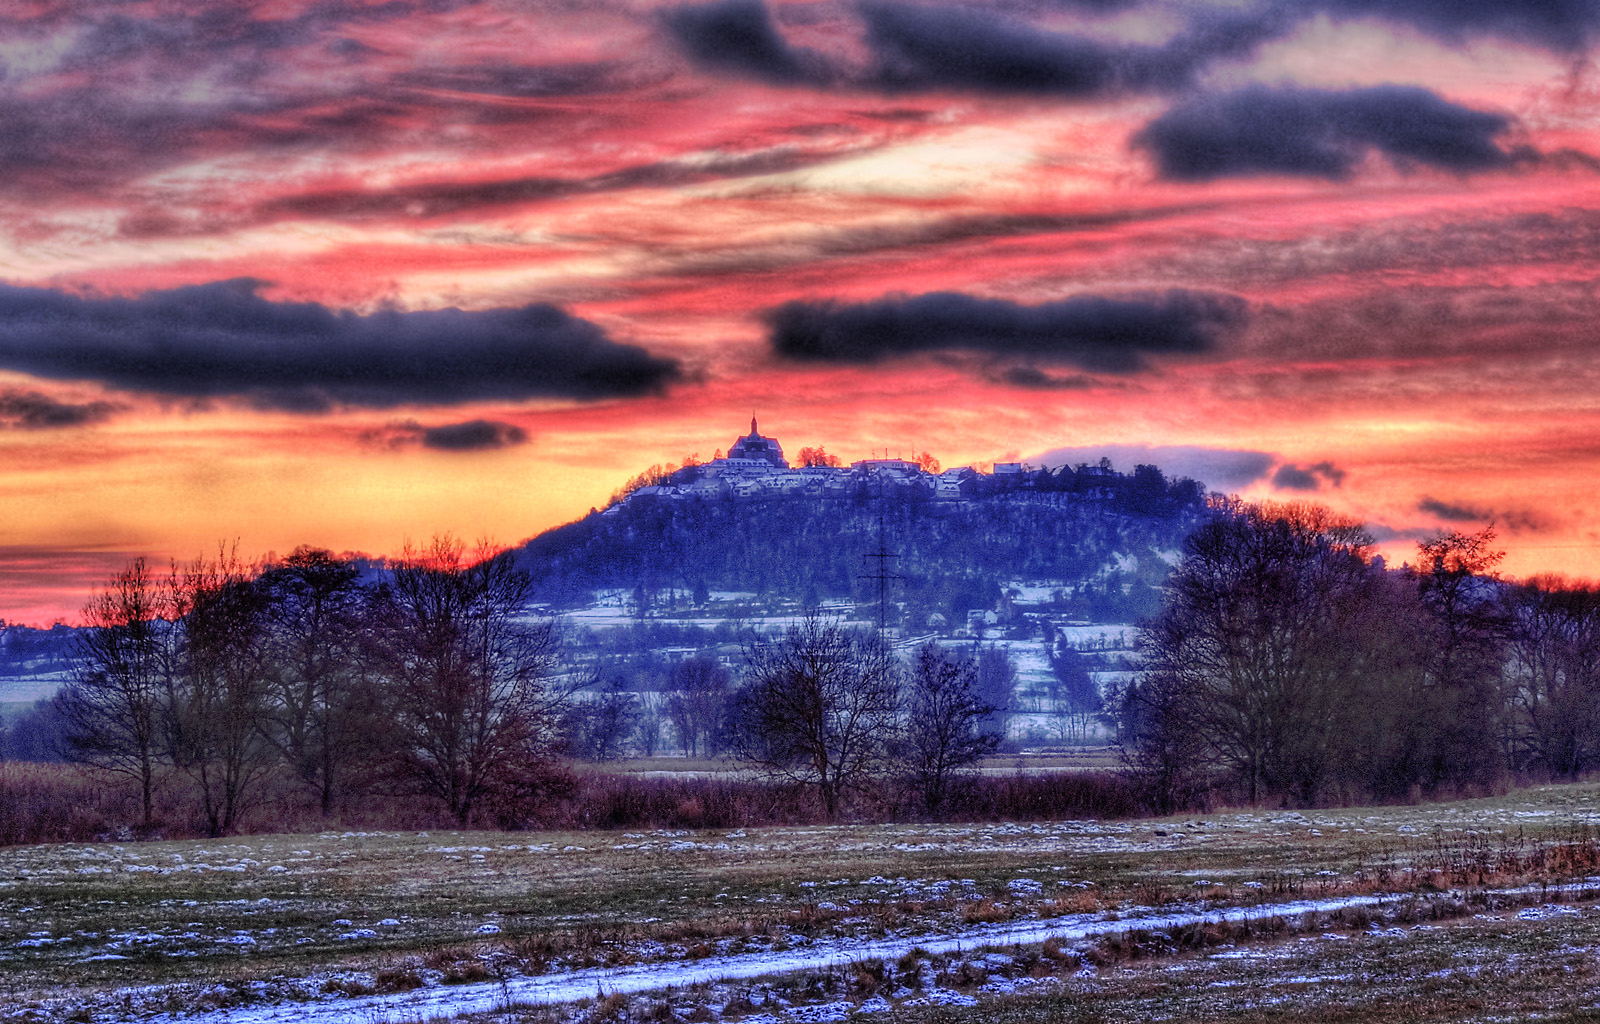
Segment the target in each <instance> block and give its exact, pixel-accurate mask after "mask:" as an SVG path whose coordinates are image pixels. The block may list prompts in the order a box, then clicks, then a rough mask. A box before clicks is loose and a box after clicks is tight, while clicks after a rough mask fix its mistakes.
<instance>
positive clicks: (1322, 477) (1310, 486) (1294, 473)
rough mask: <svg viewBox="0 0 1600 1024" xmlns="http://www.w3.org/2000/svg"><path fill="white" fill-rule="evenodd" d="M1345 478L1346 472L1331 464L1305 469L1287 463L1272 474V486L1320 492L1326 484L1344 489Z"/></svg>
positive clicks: (1320, 464)
mask: <svg viewBox="0 0 1600 1024" xmlns="http://www.w3.org/2000/svg"><path fill="white" fill-rule="evenodd" d="M1344 478H1345V471H1344V470H1342V469H1340V468H1339V467H1338V466H1335V465H1334V464H1333V463H1331V462H1318V463H1316V464H1314V465H1310V466H1304V467H1301V466H1297V465H1295V464H1294V463H1292V462H1285V463H1284V464H1283V465H1281V466H1279V467H1278V471H1277V472H1276V473H1274V474H1272V486H1274V487H1277V488H1279V489H1280V490H1286V491H1320V490H1321V489H1322V485H1323V484H1324V483H1328V484H1332V485H1333V486H1334V487H1342V486H1343V485H1344Z"/></svg>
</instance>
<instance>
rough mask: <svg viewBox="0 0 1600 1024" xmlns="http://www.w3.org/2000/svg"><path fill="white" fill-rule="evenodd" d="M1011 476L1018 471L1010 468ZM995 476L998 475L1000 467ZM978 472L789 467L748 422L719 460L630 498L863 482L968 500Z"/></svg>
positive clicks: (898, 463) (818, 493)
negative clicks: (914, 488)
mask: <svg viewBox="0 0 1600 1024" xmlns="http://www.w3.org/2000/svg"><path fill="white" fill-rule="evenodd" d="M1007 468H1009V469H1010V470H1011V471H1012V472H1017V471H1019V470H1020V468H1021V467H1018V466H1014V465H1011V466H1008V467H1007ZM995 472H996V473H1000V472H1002V470H1001V467H1000V466H996V467H995ZM977 477H978V474H977V472H976V471H975V470H973V469H971V468H970V467H965V466H963V467H961V468H960V469H950V470H946V471H944V472H943V473H929V472H928V471H927V470H925V469H924V468H923V467H922V465H921V464H920V463H917V462H910V461H907V460H905V459H890V458H883V459H862V460H860V461H858V462H852V463H851V464H850V465H849V466H848V467H844V466H796V467H791V466H790V465H789V460H788V459H786V458H784V456H783V446H782V445H780V444H779V443H778V441H777V439H776V438H771V437H762V436H761V433H760V431H758V430H757V429H756V420H755V417H753V416H752V417H751V418H750V433H748V434H746V435H745V436H744V437H741V438H739V439H738V440H736V441H734V443H733V445H732V446H731V447H730V448H729V449H728V454H727V455H726V456H725V457H723V458H718V459H713V460H711V461H710V462H705V463H701V464H700V465H698V466H686V467H684V468H683V469H680V470H678V471H677V472H676V473H674V474H673V475H672V477H671V478H670V479H668V480H666V481H663V482H662V483H660V484H656V485H654V486H650V487H641V488H639V489H638V490H637V491H634V492H633V494H634V495H635V496H637V495H654V496H657V497H662V498H691V497H701V498H712V497H722V496H728V495H731V496H733V497H736V498H756V497H784V496H793V497H808V496H809V497H845V496H848V495H850V494H853V493H855V492H856V491H857V489H858V488H860V487H861V486H862V485H863V484H872V485H880V484H889V485H897V486H903V487H920V488H923V489H925V490H927V491H928V492H929V494H930V495H931V496H932V497H934V498H937V499H940V500H944V501H959V500H961V499H962V498H966V497H970V496H971V494H972V489H973V486H974V483H975V481H976V480H977Z"/></svg>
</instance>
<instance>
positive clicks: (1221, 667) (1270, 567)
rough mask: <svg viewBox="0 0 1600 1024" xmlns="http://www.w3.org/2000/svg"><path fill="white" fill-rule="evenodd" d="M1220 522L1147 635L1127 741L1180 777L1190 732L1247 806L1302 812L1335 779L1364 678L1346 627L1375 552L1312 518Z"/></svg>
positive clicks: (1310, 514) (1246, 514)
mask: <svg viewBox="0 0 1600 1024" xmlns="http://www.w3.org/2000/svg"><path fill="white" fill-rule="evenodd" d="M1218 511H1219V513H1220V514H1219V515H1218V517H1217V518H1216V519H1214V520H1213V521H1212V522H1209V523H1206V524H1205V525H1203V526H1201V527H1200V528H1199V529H1197V530H1196V531H1195V532H1194V533H1193V534H1191V535H1190V537H1189V538H1188V540H1187V541H1186V542H1185V545H1184V558H1183V561H1182V562H1181V563H1180V564H1179V566H1178V568H1177V569H1176V571H1175V572H1174V573H1173V576H1172V580H1171V582H1170V583H1169V585H1168V604H1167V607H1166V609H1165V611H1164V612H1163V613H1162V614H1161V615H1160V616H1159V617H1158V618H1156V619H1155V620H1154V621H1152V622H1150V623H1147V624H1146V625H1145V626H1143V627H1142V628H1141V631H1140V644H1141V647H1142V648H1143V652H1144V655H1145V665H1146V673H1145V681H1144V683H1142V684H1141V685H1140V686H1139V687H1138V688H1136V689H1134V690H1132V691H1130V693H1129V695H1128V696H1130V697H1131V698H1132V699H1133V701H1134V703H1133V704H1131V705H1129V704H1127V703H1126V702H1125V707H1126V708H1128V709H1129V710H1137V711H1140V712H1141V713H1143V714H1144V715H1145V716H1146V722H1147V725H1146V726H1145V727H1143V728H1141V729H1137V730H1129V729H1126V728H1125V729H1124V734H1125V736H1128V737H1130V738H1133V739H1135V740H1136V741H1141V742H1154V743H1156V744H1157V747H1158V749H1157V750H1156V751H1154V752H1152V755H1153V756H1155V758H1156V761H1157V763H1159V764H1160V765H1162V768H1161V770H1162V771H1163V772H1167V773H1169V774H1171V775H1172V776H1173V777H1174V778H1176V777H1177V776H1178V775H1179V774H1182V773H1181V772H1180V771H1179V769H1178V766H1175V765H1169V764H1167V761H1168V760H1169V759H1170V758H1171V757H1172V756H1176V755H1177V754H1179V753H1183V754H1186V755H1190V754H1194V753H1195V752H1196V750H1197V748H1196V746H1195V744H1194V743H1193V742H1192V741H1191V740H1190V739H1189V738H1187V737H1185V736H1184V735H1183V733H1184V732H1189V733H1191V734H1192V735H1193V736H1194V737H1197V738H1198V739H1199V740H1200V741H1202V742H1203V745H1204V747H1203V749H1204V754H1203V755H1202V756H1203V757H1204V758H1205V759H1206V760H1208V761H1213V762H1216V763H1220V764H1222V765H1223V766H1226V767H1228V768H1230V769H1232V770H1233V771H1234V772H1236V773H1237V775H1238V777H1239V778H1240V780H1241V781H1242V782H1243V783H1244V784H1245V787H1246V791H1247V793H1248V796H1249V799H1250V800H1251V802H1255V801H1257V800H1259V799H1260V798H1261V797H1262V796H1263V795H1265V794H1266V793H1269V792H1271V793H1282V794H1286V795H1292V796H1293V797H1294V798H1296V799H1299V800H1302V801H1307V800H1310V799H1312V797H1313V795H1314V794H1315V792H1316V790H1317V788H1318V787H1319V786H1320V785H1322V784H1323V782H1324V780H1325V776H1326V774H1327V773H1328V772H1329V771H1330V770H1331V769H1332V768H1333V767H1334V763H1335V758H1334V753H1333V752H1334V745H1335V741H1336V740H1337V738H1338V732H1339V723H1340V715H1341V713H1342V712H1343V711H1344V710H1346V709H1348V708H1349V707H1350V704H1351V702H1350V700H1349V699H1348V698H1349V697H1350V696H1351V692H1352V691H1351V687H1352V685H1353V684H1354V682H1355V681H1356V680H1357V679H1358V678H1359V675H1358V673H1357V672H1356V671H1355V667H1356V666H1357V665H1358V664H1359V663H1360V660H1361V657H1362V645H1361V644H1360V643H1359V642H1358V638H1357V637H1355V635H1354V634H1353V631H1352V624H1353V623H1354V622H1355V621H1356V619H1357V616H1356V613H1357V611H1358V610H1359V609H1360V608H1361V607H1362V605H1363V603H1364V602H1365V600H1366V598H1367V597H1368V595H1369V594H1370V593H1371V591H1372V590H1373V589H1374V587H1375V586H1376V581H1377V580H1378V576H1377V574H1376V573H1375V572H1374V571H1373V570H1372V569H1371V568H1370V566H1369V564H1368V561H1367V552H1368V549H1369V545H1370V543H1371V540H1370V538H1369V537H1368V536H1367V534H1366V533H1365V531H1364V530H1363V529H1362V528H1361V526H1360V524H1359V523H1356V522H1354V521H1351V520H1347V519H1342V518H1339V517H1337V516H1334V515H1333V514H1332V513H1330V512H1328V511H1327V510H1326V509H1321V508H1317V507H1314V506H1303V505H1291V506H1246V505H1237V506H1230V507H1227V508H1225V509H1219V510H1218ZM1151 715H1154V717H1150V716H1151ZM1131 760H1133V762H1134V763H1135V764H1140V763H1147V762H1149V761H1150V760H1151V755H1147V754H1146V753H1143V752H1136V753H1135V754H1134V755H1133V757H1132V758H1131ZM1182 771H1183V772H1187V771H1189V768H1184V769H1183V770H1182Z"/></svg>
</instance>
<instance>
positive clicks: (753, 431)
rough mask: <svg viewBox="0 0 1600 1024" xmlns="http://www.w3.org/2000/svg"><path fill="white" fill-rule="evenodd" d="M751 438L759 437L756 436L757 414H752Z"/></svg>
mask: <svg viewBox="0 0 1600 1024" xmlns="http://www.w3.org/2000/svg"><path fill="white" fill-rule="evenodd" d="M750 436H751V437H756V436H758V435H757V434H756V414H755V413H751V414H750Z"/></svg>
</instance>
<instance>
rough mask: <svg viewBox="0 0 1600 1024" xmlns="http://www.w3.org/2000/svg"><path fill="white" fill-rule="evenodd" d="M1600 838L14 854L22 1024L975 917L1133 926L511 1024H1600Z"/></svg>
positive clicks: (1548, 793)
mask: <svg viewBox="0 0 1600 1024" xmlns="http://www.w3.org/2000/svg"><path fill="white" fill-rule="evenodd" d="M1597 826H1600V789H1597V788H1596V787H1594V786H1582V785H1580V786H1559V787H1546V788H1540V789H1532V790H1519V791H1516V792H1513V793H1511V794H1510V795H1508V796H1503V797H1497V798H1490V799H1482V800H1472V801H1463V802H1456V803H1447V804H1436V805H1422V806H1407V807H1388V808H1358V809H1346V810H1330V811H1307V812H1287V811H1285V812H1279V811H1242V812H1232V813H1219V814H1212V815H1205V816H1189V817H1183V818H1176V819H1167V820H1161V821H1137V822H1087V821H1078V822H1060V823H1049V824H1029V825H990V826H961V825H916V824H908V825H874V826H851V825H841V826H833V827H812V828H772V829H748V830H738V831H732V832H729V831H701V832H681V831H679V832H650V833H642V832H635V833H623V832H601V831H593V832H583V833H566V834H560V833H454V832H433V833H348V832H347V833H325V834H322V835H315V836H253V837H245V838H239V839H231V840H226V841H204V840H198V841H184V842H158V843H127V844H94V845H55V846H38V847H19V848H9V849H3V850H0V1007H4V1009H0V1021H6V1022H11V1021H22V1020H27V1021H40V1022H44V1021H52V1022H53V1021H64V1020H76V1021H85V1020H96V1021H99V1020H134V1019H141V1018H142V1017H144V1016H147V1015H149V1014H151V1013H156V1012H173V1013H179V1014H185V1013H198V1012H202V1011H206V1010H213V1009H216V1008H218V1007H226V1006H244V1007H267V1006H272V1005H275V1004H282V1005H288V1006H291V1007H293V1006H299V1007H302V1008H310V1007H312V1006H317V1007H327V1006H337V1005H338V1004H339V1003H340V1002H341V1000H348V999H350V998H353V997H372V996H374V995H379V996H381V995H383V994H385V993H399V992H405V991H408V990H434V989H444V988H448V987H450V986H461V987H462V988H463V989H466V988H470V987H471V986H472V985H474V984H477V985H479V986H482V985H484V984H489V983H494V982H495V981H497V980H499V981H502V982H503V981H505V979H507V978H513V977H515V978H523V977H530V976H537V977H553V976H560V975H563V974H564V973H566V972H573V971H580V970H594V969H596V968H605V967H637V966H639V965H650V964H661V965H669V966H670V965H679V964H690V963H702V962H708V960H709V959H710V958H725V959H730V962H731V960H732V959H737V958H739V957H751V956H760V955H772V954H774V953H775V952H782V951H786V950H795V949H806V948H816V949H822V948H824V947H826V948H830V949H839V948H846V949H847V948H849V947H850V946H851V944H852V943H856V944H860V943H867V942H874V941H880V940H885V939H896V940H906V942H907V943H910V944H912V945H914V944H915V943H916V942H918V941H919V937H923V936H927V937H930V943H931V937H934V936H949V935H957V936H960V935H965V934H970V935H971V936H972V938H973V945H982V944H983V943H982V942H981V941H980V939H981V936H980V935H979V932H978V931H976V930H980V929H983V928H993V927H996V926H999V925H1001V924H1004V923H1006V922H1012V923H1015V922H1023V921H1043V922H1054V921H1060V922H1103V921H1105V920H1107V919H1108V918H1110V917H1111V916H1112V915H1115V916H1116V917H1117V919H1118V921H1119V922H1126V923H1127V931H1126V932H1109V933H1105V934H1101V935H1099V936H1098V937H1096V938H1093V939H1083V940H1081V941H1073V942H1069V943H1066V944H1062V943H1056V944H1055V945H1054V946H1052V945H1050V944H1038V943H1035V944H1032V945H1029V946H1027V947H1025V948H1015V949H1012V948H1007V949H1006V950H1004V951H1003V955H1001V954H994V955H993V956H991V955H990V954H982V955H979V954H972V953H949V952H946V953H931V954H927V955H924V954H922V953H918V952H915V951H912V952H908V953H906V954H905V955H903V956H898V957H896V958H895V959H894V961H893V962H884V961H879V962H876V963H875V964H873V963H868V964H864V965H856V966H855V967H851V968H839V967H837V966H835V967H830V968H828V969H827V970H824V971H819V972H810V973H807V972H799V973H796V974H793V975H790V976H786V977H785V978H781V979H776V980H767V981H761V982H754V981H744V982H739V983H737V984H727V985H706V984H701V985H698V986H697V987H691V988H684V989H682V990H680V991H679V992H678V993H676V994H674V995H672V996H643V995H641V996H633V997H626V998H624V997H621V996H613V997H611V998H609V999H599V998H596V999H593V1000H585V1001H584V1004H583V1005H579V1004H567V1005H564V1006H562V1007H553V1008H551V1007H546V1008H537V1009H529V1010H521V1011H516V1012H513V1013H511V1014H510V1016H511V1017H512V1018H513V1019H520V1018H524V1017H530V1018H533V1019H544V1018H546V1017H549V1018H552V1019H556V1018H568V1017H571V1018H581V1019H623V1018H625V1017H630V1016H639V1017H650V1016H651V1015H654V1017H653V1018H652V1019H657V1020H668V1019H683V1020H713V1019H730V1020H731V1019H739V1018H742V1019H747V1020H757V1019H761V1018H765V1017H770V1018H772V1019H773V1020H774V1021H777V1022H781V1021H789V1020H794V1021H809V1020H823V1019H843V1018H844V1017H845V1016H848V1015H850V1014H851V1013H853V1012H857V1011H858V1010H860V1009H861V1008H865V1009H866V1010H868V1011H877V1012H878V1013H880V1014H887V1015H891V1016H893V1017H895V1018H896V1019H904V1020H921V1019H933V1017H937V1018H938V1019H940V1020H960V1019H972V1020H978V1019H984V1020H989V1019H1005V1020H1041V1021H1043V1020H1083V1021H1089V1020H1149V1019H1160V1018H1163V1017H1172V1018H1179V1017H1183V1018H1189V1019H1217V1020H1256V1019H1261V1020H1267V1019H1272V1020H1298V1019H1301V1018H1309V1017H1311V1016H1316V1017H1317V1018H1319V1019H1322V1020H1328V1019H1332V1020H1339V1019H1372V1017H1373V1012H1374V1010H1375V1008H1376V1007H1378V1006H1380V1005H1387V1003H1386V1001H1388V1002H1393V1003H1395V1004H1396V1005H1399V1006H1401V1007H1402V1008H1403V1011H1404V1012H1403V1013H1401V1014H1400V1016H1399V1017H1396V1016H1393V1015H1391V1014H1388V1013H1387V1012H1386V1013H1385V1014H1384V1017H1385V1019H1405V1018H1406V1017H1407V1016H1409V1017H1411V1018H1413V1019H1419V1020H1435V1019H1437V1020H1455V1019H1479V1018H1482V1019H1487V1018H1489V1017H1498V1018H1501V1019H1504V1018H1506V1017H1508V1016H1509V1017H1510V1018H1512V1019H1534V1018H1536V1017H1537V1018H1539V1019H1550V1018H1549V1016H1548V1015H1551V1014H1553V1015H1555V1016H1556V1018H1557V1019H1561V1018H1562V1017H1563V1015H1564V1017H1565V1018H1572V1019H1589V1018H1587V1017H1585V1016H1584V1015H1585V1014H1587V1013H1589V1012H1590V1011H1589V1007H1591V1006H1593V1005H1594V1004H1595V1003H1596V1002H1597V1000H1600V981H1597V980H1596V979H1597V977H1600V976H1597V974H1596V970H1597V968H1600V963H1597V961H1596V955H1595V952H1594V950H1595V948H1596V947H1597V945H1600V913H1597V912H1596V911H1595V910H1594V909H1592V908H1591V907H1590V905H1589V903H1588V897H1589V893H1588V892H1587V891H1571V892H1567V893H1564V894H1561V895H1559V896H1558V895H1557V894H1555V893H1551V892H1544V891H1542V890H1540V889H1539V888H1537V886H1539V885H1542V884H1544V883H1549V882H1556V881H1567V880H1572V879H1579V880H1581V879H1587V878H1591V877H1592V876H1600V863H1597V856H1600V839H1597V836H1600V830H1597ZM1530 883H1531V884H1533V885H1534V886H1535V888H1534V889H1532V890H1528V889H1526V888H1524V889H1522V890H1521V891H1520V892H1516V893H1510V892H1509V891H1510V890H1513V889H1516V888H1517V887H1522V886H1527V885H1529V884H1530ZM1595 884H1596V886H1597V892H1600V881H1596V883H1595ZM1374 892H1383V893H1405V894H1411V896H1412V898H1409V899H1390V900H1389V901H1387V902H1386V903H1385V904H1384V909H1380V910H1377V911H1371V912H1369V911H1368V910H1365V909H1361V910H1359V911H1351V912H1348V913H1347V912H1345V911H1337V912H1334V913H1325V914H1322V915H1321V916H1320V918H1319V917H1318V915H1315V914H1313V915H1293V916H1291V917H1290V918H1289V919H1287V920H1285V919H1281V918H1280V919H1279V923H1277V924H1272V923H1271V921H1272V920H1273V918H1272V916H1271V909H1270V907H1271V905H1272V904H1274V903H1279V902H1287V901H1293V900H1304V899H1313V898H1322V899H1329V898H1338V897H1341V896H1349V895H1356V894H1364V893H1374ZM1495 893H1499V894H1500V895H1494V894H1495ZM1252 905H1260V906H1262V907H1264V908H1266V909H1264V910H1262V911H1261V917H1260V920H1259V922H1258V923H1257V924H1256V925H1254V926H1249V927H1244V928H1241V927H1237V926H1231V925H1214V926H1201V925H1194V926H1192V927H1191V926H1185V928H1184V929H1174V928H1165V929H1153V928H1146V927H1142V926H1141V924H1140V921H1139V917H1140V915H1142V914H1148V913H1153V912H1155V911H1156V910H1157V909H1161V910H1163V911H1166V912H1183V913H1190V914H1198V915H1200V916H1202V917H1203V916H1205V915H1207V914H1216V913H1219V912H1221V911H1222V910H1223V909H1224V908H1230V907H1239V906H1252ZM1307 918H1309V919H1307ZM1119 927H1120V924H1119ZM1207 927H1209V931H1208V930H1207ZM908 948H909V947H908ZM973 1000H976V1003H975V1004H974V1005H965V1004H966V1003H968V1002H969V1001H973ZM785 1004H787V1005H785ZM1363 1008H1365V1010H1363ZM363 1012H364V1014H365V1016H364V1018H363V1019H367V1020H379V1019H384V1014H383V1013H382V1012H380V1011H370V1012H369V1011H363ZM1341 1015H1342V1016H1341ZM502 1016H503V1015H502ZM1597 1017H1600V1013H1597Z"/></svg>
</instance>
